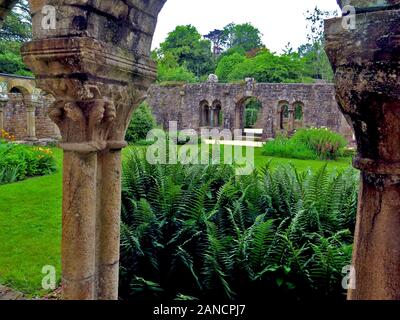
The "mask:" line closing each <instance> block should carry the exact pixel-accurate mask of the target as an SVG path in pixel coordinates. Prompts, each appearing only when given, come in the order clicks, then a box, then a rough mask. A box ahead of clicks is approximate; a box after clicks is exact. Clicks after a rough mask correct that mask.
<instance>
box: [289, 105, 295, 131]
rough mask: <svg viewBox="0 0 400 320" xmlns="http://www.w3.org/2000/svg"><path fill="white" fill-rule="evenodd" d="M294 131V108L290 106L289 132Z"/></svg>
mask: <svg viewBox="0 0 400 320" xmlns="http://www.w3.org/2000/svg"><path fill="white" fill-rule="evenodd" d="M293 131H294V106H289V119H288V132H289V133H292V132H293Z"/></svg>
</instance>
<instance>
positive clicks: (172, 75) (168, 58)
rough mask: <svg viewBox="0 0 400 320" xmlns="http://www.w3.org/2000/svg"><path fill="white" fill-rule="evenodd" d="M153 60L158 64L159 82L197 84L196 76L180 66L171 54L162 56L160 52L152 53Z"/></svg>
mask: <svg viewBox="0 0 400 320" xmlns="http://www.w3.org/2000/svg"><path fill="white" fill-rule="evenodd" d="M152 58H153V59H154V60H155V61H156V62H157V65H158V73H157V82H186V83H193V82H196V76H195V75H194V74H193V73H192V72H190V71H189V70H188V69H187V68H186V67H185V66H180V65H179V64H178V62H177V61H176V58H175V57H174V56H173V55H172V54H171V53H166V54H165V55H162V54H161V53H160V50H158V51H157V50H156V51H153V52H152Z"/></svg>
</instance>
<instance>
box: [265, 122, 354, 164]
mask: <svg viewBox="0 0 400 320" xmlns="http://www.w3.org/2000/svg"><path fill="white" fill-rule="evenodd" d="M346 146H347V141H346V139H345V138H344V137H343V136H342V135H340V134H339V133H336V132H333V131H331V130H329V129H325V128H320V129H316V128H311V129H300V130H298V131H297V132H296V133H295V134H294V135H293V137H291V138H287V137H283V136H279V137H277V138H276V139H275V140H273V141H270V142H268V143H267V144H265V146H264V150H263V154H264V155H266V156H274V157H280V158H294V159H302V160H318V159H321V160H335V159H337V158H339V157H341V156H343V155H344V154H345V147H346Z"/></svg>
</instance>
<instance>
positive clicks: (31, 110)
mask: <svg viewBox="0 0 400 320" xmlns="http://www.w3.org/2000/svg"><path fill="white" fill-rule="evenodd" d="M25 106H26V125H27V138H26V140H27V141H35V140H37V138H36V119H35V118H36V115H35V113H36V104H35V102H34V101H33V97H32V96H31V97H29V98H27V99H26V100H25Z"/></svg>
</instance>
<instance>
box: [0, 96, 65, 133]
mask: <svg viewBox="0 0 400 320" xmlns="http://www.w3.org/2000/svg"><path fill="white" fill-rule="evenodd" d="M8 97H9V99H10V100H9V101H8V103H7V105H6V106H5V107H4V109H3V112H4V124H3V125H4V129H5V130H6V131H7V132H9V133H11V134H13V135H14V136H15V138H16V140H24V139H26V137H27V133H28V132H27V107H26V104H25V102H24V99H23V96H22V95H19V94H8ZM49 103H50V101H49V100H48V99H47V98H43V97H42V98H40V100H39V101H38V102H37V104H36V110H35V122H36V137H37V138H38V139H56V138H58V137H59V130H58V129H57V127H56V125H55V124H54V123H53V122H52V121H51V120H50V118H49V117H48V116H47V112H48V106H49Z"/></svg>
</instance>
